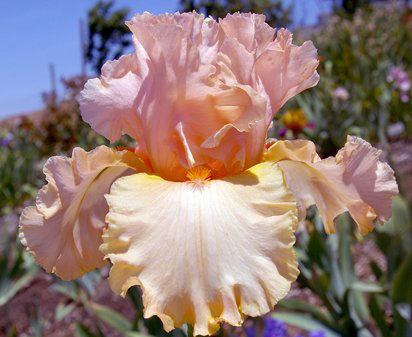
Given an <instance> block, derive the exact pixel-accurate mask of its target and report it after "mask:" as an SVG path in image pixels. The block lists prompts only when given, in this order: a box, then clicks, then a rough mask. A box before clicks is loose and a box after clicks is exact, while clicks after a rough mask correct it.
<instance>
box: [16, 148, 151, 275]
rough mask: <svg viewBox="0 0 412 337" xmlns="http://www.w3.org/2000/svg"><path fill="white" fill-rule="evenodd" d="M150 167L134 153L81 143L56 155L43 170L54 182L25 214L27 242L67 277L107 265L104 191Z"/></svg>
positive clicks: (24, 240)
mask: <svg viewBox="0 0 412 337" xmlns="http://www.w3.org/2000/svg"><path fill="white" fill-rule="evenodd" d="M144 169H145V167H144V165H143V164H142V162H141V161H140V160H138V159H137V157H136V156H135V155H134V154H133V153H131V152H128V151H122V152H117V151H114V150H112V149H110V148H108V147H105V146H100V147H98V148H96V149H95V150H93V151H90V152H85V151H84V150H83V149H81V148H75V149H74V150H73V155H72V158H67V157H61V156H56V157H51V158H50V159H49V160H48V161H47V162H46V164H45V166H44V169H43V172H44V174H45V175H46V180H47V182H48V184H47V185H45V186H44V187H43V188H42V189H41V190H40V191H39V193H38V195H37V198H36V205H35V206H30V207H27V208H25V209H24V210H23V213H22V215H21V218H20V239H21V241H22V243H23V245H25V246H26V247H27V249H28V250H29V251H30V252H31V253H32V254H33V255H34V257H35V259H36V261H37V262H38V263H39V264H41V265H42V266H43V267H44V268H45V269H46V270H47V271H48V272H51V273H55V274H56V275H58V276H59V277H61V278H62V279H64V280H71V279H74V278H77V277H80V276H81V275H83V274H84V273H86V272H88V271H91V270H93V269H95V268H96V267H101V266H102V265H103V264H104V260H103V255H102V254H101V253H100V252H99V250H98V247H99V246H100V244H101V243H102V238H101V234H102V230H103V228H104V227H105V222H104V218H105V216H106V214H107V212H108V207H107V204H106V202H105V199H104V194H105V193H107V192H108V191H109V188H110V185H111V184H112V182H113V181H114V180H115V179H117V178H118V177H120V176H122V175H124V174H126V173H131V172H135V171H137V172H142V171H144ZM128 171H130V172H128Z"/></svg>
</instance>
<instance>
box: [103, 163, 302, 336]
mask: <svg viewBox="0 0 412 337" xmlns="http://www.w3.org/2000/svg"><path fill="white" fill-rule="evenodd" d="M205 170H207V169H205ZM205 170H202V169H199V170H197V171H193V174H192V175H199V178H201V174H200V173H202V174H203V173H205V172H204V171H205ZM199 172H200V173H199ZM192 175H190V177H191V179H192V181H186V182H170V181H166V180H164V179H162V178H160V177H158V176H154V175H148V174H145V173H138V174H134V175H131V176H127V177H122V178H120V179H118V180H117V181H116V182H115V183H114V184H113V186H112V188H111V192H110V194H109V195H107V197H106V198H107V201H108V204H109V209H110V211H109V213H108V215H107V217H106V220H107V222H108V228H107V229H106V230H105V231H104V234H103V241H104V244H103V245H102V246H101V250H102V252H104V254H105V257H106V258H108V259H109V260H110V261H111V262H112V264H113V267H112V269H111V272H110V284H111V287H112V289H113V290H114V291H115V292H116V293H119V294H121V295H123V296H125V294H126V292H127V289H128V288H129V287H131V286H133V285H139V286H140V287H141V288H142V290H143V301H144V306H145V317H146V318H148V317H150V316H152V315H157V316H159V317H160V319H161V320H162V322H163V325H164V329H165V330H166V331H170V330H172V329H173V328H174V327H178V326H180V325H182V324H184V323H188V324H191V325H193V326H194V334H195V335H198V334H200V335H209V334H212V333H213V332H215V331H216V330H217V329H218V327H219V323H220V322H223V321H224V322H228V323H230V324H232V325H235V326H238V325H240V324H241V323H242V321H243V315H251V316H258V315H262V314H264V313H267V312H268V311H269V310H271V309H272V308H273V306H274V305H275V304H276V303H277V302H278V301H279V300H280V299H281V298H283V297H284V296H285V295H286V294H287V293H288V291H289V288H290V283H291V282H293V281H294V280H295V279H296V277H297V275H298V270H297V262H296V257H295V253H294V251H293V248H292V246H293V244H294V242H295V237H294V230H295V226H296V223H297V216H296V213H297V210H296V205H295V202H294V198H293V196H292V194H291V193H290V192H289V191H288V190H287V188H286V186H285V182H284V177H283V174H282V172H281V170H280V169H279V167H278V166H277V165H275V164H273V163H269V162H267V163H261V164H258V165H255V166H253V167H252V168H250V169H249V170H246V171H245V172H243V173H241V174H239V175H236V176H232V177H227V178H224V179H221V180H203V181H202V180H201V179H195V177H192ZM206 176H207V174H206V175H204V177H206Z"/></svg>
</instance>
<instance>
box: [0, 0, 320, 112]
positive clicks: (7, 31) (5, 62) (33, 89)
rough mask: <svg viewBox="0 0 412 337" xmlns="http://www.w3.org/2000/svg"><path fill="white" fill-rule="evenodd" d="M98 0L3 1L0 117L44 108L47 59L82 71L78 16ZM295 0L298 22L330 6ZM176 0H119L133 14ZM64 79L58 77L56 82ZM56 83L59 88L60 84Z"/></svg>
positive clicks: (168, 7)
mask: <svg viewBox="0 0 412 337" xmlns="http://www.w3.org/2000/svg"><path fill="white" fill-rule="evenodd" d="M95 2H96V1H95V0H52V1H51V0H2V1H0V46H1V47H0V73H1V82H0V118H1V117H5V116H8V115H13V114H17V113H24V112H27V111H33V110H36V109H40V108H41V107H42V101H41V97H40V95H41V92H43V91H46V90H49V89H50V80H49V64H50V63H53V64H54V65H55V69H56V75H57V79H58V80H59V79H60V78H61V77H70V76H71V75H75V74H78V73H79V72H80V48H79V46H80V42H79V20H80V19H81V18H83V19H86V13H87V10H88V9H89V8H90V7H91V6H93V5H94V3H95ZM290 2H294V3H295V4H296V6H295V13H294V18H295V21H296V22H297V23H302V22H304V23H313V22H315V21H316V18H317V16H318V14H319V13H320V12H322V11H325V10H327V8H328V6H327V5H325V4H323V5H322V3H325V0H295V1H293V0H285V3H290ZM178 3H179V1H178V0H117V1H116V4H117V6H118V7H122V6H128V7H129V8H131V10H132V11H131V12H132V13H137V12H143V11H149V12H152V13H155V14H160V13H163V12H174V11H175V10H176V9H177V8H178ZM58 82H60V81H58ZM58 86H59V87H60V89H61V86H60V83H58Z"/></svg>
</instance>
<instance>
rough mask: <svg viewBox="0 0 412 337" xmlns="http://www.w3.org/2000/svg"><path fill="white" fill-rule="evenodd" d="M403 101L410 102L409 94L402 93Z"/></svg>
mask: <svg viewBox="0 0 412 337" xmlns="http://www.w3.org/2000/svg"><path fill="white" fill-rule="evenodd" d="M401 101H402V103H407V102H409V96H408V95H407V94H402V95H401Z"/></svg>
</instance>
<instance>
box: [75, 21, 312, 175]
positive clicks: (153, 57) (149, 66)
mask: <svg viewBox="0 0 412 337" xmlns="http://www.w3.org/2000/svg"><path fill="white" fill-rule="evenodd" d="M264 19H265V18H264V16H263V15H256V14H250V13H249V14H244V13H237V14H234V15H228V16H227V17H225V18H224V19H221V20H219V22H216V21H215V20H213V19H211V18H206V19H205V18H204V16H203V15H200V14H197V13H175V14H165V15H160V16H154V15H151V14H150V13H143V14H139V15H136V16H135V17H133V18H132V19H131V20H130V21H128V22H126V24H127V26H128V27H129V28H130V30H131V31H132V33H133V42H134V46H135V48H136V53H135V54H134V55H127V56H125V57H122V58H121V59H119V60H118V61H114V62H109V63H107V64H106V65H105V66H104V67H103V70H102V76H101V78H100V79H92V80H89V82H88V83H87V85H86V87H85V90H84V91H83V92H82V93H81V94H80V108H81V110H82V116H83V118H84V119H85V120H86V121H87V122H88V123H89V124H90V125H91V126H92V127H93V128H94V129H95V130H96V131H98V132H100V133H101V134H103V135H104V136H105V137H108V138H109V139H110V140H111V141H114V140H116V139H118V137H120V135H121V134H123V133H127V134H129V135H131V136H132V137H134V138H135V139H136V141H137V143H138V147H139V153H140V154H141V155H142V156H143V157H144V158H147V160H148V161H149V162H150V164H151V167H152V168H153V170H154V172H155V173H156V174H158V175H160V176H161V177H163V178H164V179H167V180H173V181H184V180H185V175H186V172H187V170H188V169H190V168H192V167H195V166H199V165H203V166H208V167H209V168H210V169H212V171H213V173H212V175H213V177H214V178H219V177H222V176H225V175H228V174H232V175H233V174H236V173H239V172H242V171H244V170H245V169H247V168H249V167H251V166H253V165H255V164H256V163H258V162H259V161H260V159H261V158H262V152H263V151H262V149H263V144H264V140H265V137H266V133H267V129H268V127H269V124H270V122H271V120H272V118H273V116H274V114H275V113H276V111H277V110H278V109H279V108H280V107H281V106H282V105H283V104H284V103H285V102H286V100H287V99H289V98H290V97H292V96H293V95H295V94H297V93H299V92H300V91H302V90H304V89H306V88H309V87H311V86H313V85H315V84H316V83H317V79H318V75H317V73H316V66H317V64H318V61H317V56H316V49H315V48H314V47H313V45H312V44H311V43H304V44H303V45H302V46H301V47H297V46H295V45H293V44H292V42H291V39H292V35H291V34H290V33H289V32H288V31H286V30H283V29H281V30H279V31H278V34H277V36H276V38H275V30H274V29H273V28H271V27H270V26H269V25H267V24H266V23H265V22H264Z"/></svg>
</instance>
